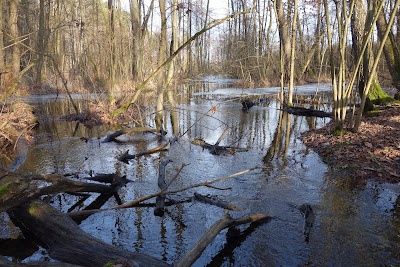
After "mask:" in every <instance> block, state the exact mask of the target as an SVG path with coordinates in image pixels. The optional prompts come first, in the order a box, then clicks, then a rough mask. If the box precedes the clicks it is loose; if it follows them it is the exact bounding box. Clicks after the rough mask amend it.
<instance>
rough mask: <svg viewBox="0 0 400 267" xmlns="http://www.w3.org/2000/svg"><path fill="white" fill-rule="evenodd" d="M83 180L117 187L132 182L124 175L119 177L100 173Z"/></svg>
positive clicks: (113, 174)
mask: <svg viewBox="0 0 400 267" xmlns="http://www.w3.org/2000/svg"><path fill="white" fill-rule="evenodd" d="M84 179H86V180H90V181H96V182H101V183H106V184H112V185H118V186H123V185H125V184H127V183H129V182H133V181H132V180H129V179H127V178H126V175H124V176H122V177H121V176H119V175H118V174H116V173H110V174H109V173H101V174H97V175H96V176H94V177H87V178H84Z"/></svg>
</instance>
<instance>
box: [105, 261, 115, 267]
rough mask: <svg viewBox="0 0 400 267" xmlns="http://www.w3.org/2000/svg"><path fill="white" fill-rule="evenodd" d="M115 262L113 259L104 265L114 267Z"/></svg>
mask: <svg viewBox="0 0 400 267" xmlns="http://www.w3.org/2000/svg"><path fill="white" fill-rule="evenodd" d="M114 265H115V264H114V263H113V262H111V261H109V262H107V263H106V264H104V265H103V267H113V266H114Z"/></svg>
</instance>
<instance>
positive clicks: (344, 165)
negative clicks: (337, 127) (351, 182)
mask: <svg viewBox="0 0 400 267" xmlns="http://www.w3.org/2000/svg"><path fill="white" fill-rule="evenodd" d="M374 115H376V116H371V117H368V116H367V117H364V118H363V120H362V123H361V125H360V127H359V132H357V133H354V132H351V131H347V132H345V133H343V134H342V135H340V136H333V135H331V133H332V131H333V123H330V124H329V125H328V126H326V127H323V128H321V129H317V130H311V131H308V132H305V133H304V134H303V142H304V143H305V144H306V145H307V146H309V147H311V148H312V149H314V150H315V151H316V152H317V153H318V154H319V155H320V156H321V157H322V158H323V159H324V160H326V161H328V162H329V163H330V164H332V165H335V166H336V167H338V168H341V169H344V170H347V171H349V172H351V174H352V175H353V176H355V177H359V178H368V179H376V180H379V181H388V182H400V106H399V105H392V106H390V107H386V108H384V109H382V110H380V111H379V113H377V114H374Z"/></svg>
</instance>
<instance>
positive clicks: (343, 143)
mask: <svg viewBox="0 0 400 267" xmlns="http://www.w3.org/2000/svg"><path fill="white" fill-rule="evenodd" d="M335 146H338V147H345V146H347V142H342V143H337V144H335Z"/></svg>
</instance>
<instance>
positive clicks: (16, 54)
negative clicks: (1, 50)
mask: <svg viewBox="0 0 400 267" xmlns="http://www.w3.org/2000/svg"><path fill="white" fill-rule="evenodd" d="M18 6H19V0H10V17H9V21H8V23H9V27H10V37H11V42H12V43H13V46H12V51H13V52H12V63H11V73H12V75H13V78H14V80H16V79H17V77H18V74H19V70H20V64H21V62H20V60H21V48H20V44H19V43H18V37H19V31H18Z"/></svg>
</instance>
